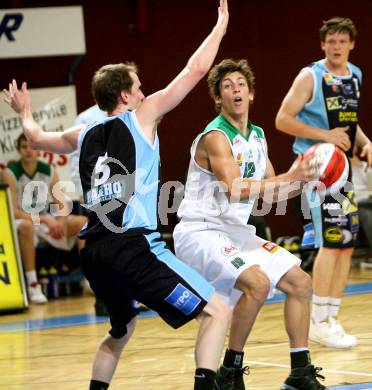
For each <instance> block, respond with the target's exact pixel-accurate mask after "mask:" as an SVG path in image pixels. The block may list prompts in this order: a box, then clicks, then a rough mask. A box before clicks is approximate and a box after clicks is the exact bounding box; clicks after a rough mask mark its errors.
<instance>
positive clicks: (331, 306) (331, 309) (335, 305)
mask: <svg viewBox="0 0 372 390" xmlns="http://www.w3.org/2000/svg"><path fill="white" fill-rule="evenodd" d="M340 306H341V298H332V297H329V299H328V316H329V317H334V318H337V316H338V312H339V311H340Z"/></svg>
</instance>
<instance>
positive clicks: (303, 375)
mask: <svg viewBox="0 0 372 390" xmlns="http://www.w3.org/2000/svg"><path fill="white" fill-rule="evenodd" d="M321 370H322V369H321V368H320V367H314V366H313V365H312V364H308V365H307V366H306V367H301V368H292V370H291V373H290V375H289V377H288V378H287V379H286V380H285V382H284V383H283V384H282V387H281V388H280V390H326V389H327V387H325V386H323V385H322V384H321V383H319V381H318V379H317V378H319V379H321V380H324V379H325V378H324V376H323V375H320V374H319V371H321Z"/></svg>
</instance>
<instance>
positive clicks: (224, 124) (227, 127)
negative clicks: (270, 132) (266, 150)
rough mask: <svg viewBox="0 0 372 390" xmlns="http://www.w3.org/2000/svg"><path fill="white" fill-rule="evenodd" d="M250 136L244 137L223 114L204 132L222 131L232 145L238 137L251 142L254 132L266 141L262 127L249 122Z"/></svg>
mask: <svg viewBox="0 0 372 390" xmlns="http://www.w3.org/2000/svg"><path fill="white" fill-rule="evenodd" d="M247 127H248V134H247V135H244V134H243V133H242V132H241V131H240V130H239V129H238V128H237V127H235V126H234V125H233V124H231V123H230V122H229V121H228V120H227V119H226V118H225V117H224V116H223V114H220V115H218V116H217V117H216V118H214V119H213V120H212V121H211V122H209V123H208V125H207V126H206V128H205V129H204V131H203V134H206V133H209V132H210V131H212V130H215V129H219V130H222V131H223V132H224V133H225V134H226V135H227V137H228V139H229V141H230V143H231V144H232V143H233V140H234V138H235V137H236V136H237V135H240V136H241V137H243V138H244V139H245V140H246V141H248V140H249V137H250V135H251V133H252V132H253V131H254V132H255V133H256V134H257V136H258V137H259V138H262V139H265V133H264V131H263V129H262V128H261V127H258V126H256V125H254V124H253V123H252V122H250V121H248V126H247Z"/></svg>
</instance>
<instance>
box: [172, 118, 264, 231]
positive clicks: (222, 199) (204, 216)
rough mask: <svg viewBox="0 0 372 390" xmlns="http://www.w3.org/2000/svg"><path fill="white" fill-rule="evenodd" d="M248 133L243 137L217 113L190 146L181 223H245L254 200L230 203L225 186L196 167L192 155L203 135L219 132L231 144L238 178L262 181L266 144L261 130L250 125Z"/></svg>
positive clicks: (181, 208) (212, 175)
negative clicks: (238, 171)
mask: <svg viewBox="0 0 372 390" xmlns="http://www.w3.org/2000/svg"><path fill="white" fill-rule="evenodd" d="M248 130H249V131H248V134H247V136H244V135H243V134H242V133H241V132H240V130H239V129H238V128H236V127H235V126H233V125H232V124H231V123H229V122H228V121H227V119H226V118H225V117H224V116H223V115H222V114H220V115H219V116H217V117H216V118H215V119H214V120H213V121H212V122H210V123H209V124H208V126H207V127H206V128H205V130H204V131H203V132H202V133H201V134H199V135H198V136H197V137H196V139H195V140H194V142H193V144H192V146H191V159H190V165H189V170H188V174H187V181H186V188H185V197H184V199H183V200H182V202H181V205H180V207H179V210H178V216H179V217H180V218H181V221H185V222H186V221H203V222H213V223H215V224H229V225H246V224H247V222H248V218H249V216H250V214H251V212H252V208H253V205H254V202H255V200H256V198H255V197H252V198H250V199H248V200H244V201H240V202H230V201H229V199H228V197H227V193H226V190H227V187H226V184H225V183H222V182H219V181H218V179H217V177H216V176H215V175H214V174H213V172H209V171H208V170H206V169H204V168H202V167H201V166H200V165H198V163H197V162H196V161H195V152H196V147H197V145H198V142H199V141H200V139H201V138H202V137H203V136H204V135H205V134H207V133H209V132H210V131H220V132H221V133H223V134H224V135H225V136H226V139H227V140H228V142H229V144H230V147H231V152H232V154H233V157H234V160H235V161H236V163H237V164H238V166H239V169H240V177H241V178H247V179H253V180H262V179H263V178H264V177H265V174H266V168H267V144H266V140H265V135H264V131H263V130H262V129H261V128H260V127H258V126H255V125H253V124H252V123H250V122H249V123H248Z"/></svg>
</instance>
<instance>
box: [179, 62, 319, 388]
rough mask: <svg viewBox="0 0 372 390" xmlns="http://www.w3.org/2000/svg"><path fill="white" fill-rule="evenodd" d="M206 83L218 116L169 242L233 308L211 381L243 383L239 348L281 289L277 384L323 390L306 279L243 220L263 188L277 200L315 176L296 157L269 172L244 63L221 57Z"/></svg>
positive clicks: (205, 136) (196, 160)
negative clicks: (283, 368)
mask: <svg viewBox="0 0 372 390" xmlns="http://www.w3.org/2000/svg"><path fill="white" fill-rule="evenodd" d="M208 85H209V90H210V94H211V95H212V97H213V99H214V101H215V105H216V108H217V111H218V112H219V113H220V114H219V115H218V116H217V117H216V118H215V119H214V120H213V121H212V122H210V123H209V124H208V125H207V127H206V128H205V130H204V131H203V132H202V133H201V134H200V135H199V136H197V137H196V139H195V141H194V142H193V144H192V147H191V161H190V166H189V172H188V177H187V183H186V192H185V198H184V200H183V201H182V203H181V205H180V208H179V212H178V213H179V217H180V218H181V221H180V223H179V224H178V225H177V226H176V228H175V231H174V242H175V250H176V254H177V256H178V257H179V258H181V259H183V260H184V261H185V262H186V263H187V264H189V265H190V266H192V267H193V268H194V269H195V270H197V271H198V272H199V273H201V274H202V275H203V276H204V277H205V278H206V279H207V280H208V281H209V282H210V283H211V284H212V285H213V286H214V287H215V288H216V291H217V292H218V293H219V294H220V295H221V297H222V298H223V300H224V301H225V302H226V303H227V304H229V305H230V306H231V307H233V308H234V311H233V318H232V323H231V329H230V338H229V345H228V349H227V351H226V354H225V358H224V361H223V365H222V366H221V367H220V369H219V372H218V374H217V382H218V385H219V387H220V389H231V390H232V389H244V388H245V387H244V380H243V374H244V373H246V372H247V368H246V367H244V368H243V349H244V346H245V343H246V341H247V338H248V335H249V333H250V331H251V329H252V326H253V324H254V322H255V319H256V316H257V314H258V312H259V310H260V308H261V307H262V305H263V304H264V301H265V299H266V298H267V297H270V296H272V293H273V289H274V288H277V289H279V290H281V291H283V292H285V293H286V302H285V312H284V317H285V327H286V330H287V333H288V336H289V341H290V348H291V354H290V355H291V367H292V370H291V374H290V376H289V377H288V378H287V379H286V381H285V383H284V384H283V385H282V387H281V389H283V390H296V389H297V390H315V389H325V387H324V386H323V385H321V384H320V383H319V382H318V380H317V378H318V377H320V375H319V374H318V371H319V368H315V367H314V366H313V365H312V364H311V361H310V353H309V349H308V330H309V297H310V293H311V279H310V276H309V275H308V274H306V273H305V272H304V271H302V270H301V268H300V267H299V263H300V260H299V259H298V258H297V257H295V256H294V255H292V254H291V253H289V252H287V251H286V250H284V249H283V248H281V247H279V246H277V245H276V244H274V243H272V242H269V241H265V240H263V239H261V238H259V237H257V236H256V235H255V228H254V227H253V226H250V225H247V221H248V218H249V215H250V213H251V210H252V207H253V204H254V201H255V199H256V198H260V197H262V196H263V193H264V190H265V187H266V189H270V190H271V191H273V192H274V195H275V196H276V197H277V196H279V187H280V186H281V188H282V190H283V189H284V188H285V187H288V186H289V185H290V184H291V183H292V184H293V183H294V182H299V183H304V182H307V181H308V180H311V179H314V178H315V175H314V174H313V171H312V169H311V168H310V167H309V165H308V161H309V158H304V159H298V160H297V161H296V162H295V164H294V165H293V166H292V167H291V168H290V170H289V171H288V172H287V173H285V174H282V175H279V176H275V174H274V170H273V167H272V165H271V163H270V161H269V159H268V153H267V145H266V140H265V135H264V131H263V130H262V129H261V128H260V127H258V126H255V125H253V124H252V123H251V122H250V120H249V106H250V102H251V101H252V99H253V87H254V76H253V73H252V71H251V69H250V67H249V65H248V63H247V61H245V60H240V61H234V60H231V59H227V60H223V61H222V62H221V63H219V64H218V65H216V66H214V67H213V68H212V70H211V71H210V72H209V76H208ZM309 157H310V156H309ZM299 187H300V185H299V186H298V188H299ZM295 192H296V191H294V193H295ZM298 192H299V191H297V193H298ZM294 193H289V196H293V195H294Z"/></svg>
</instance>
